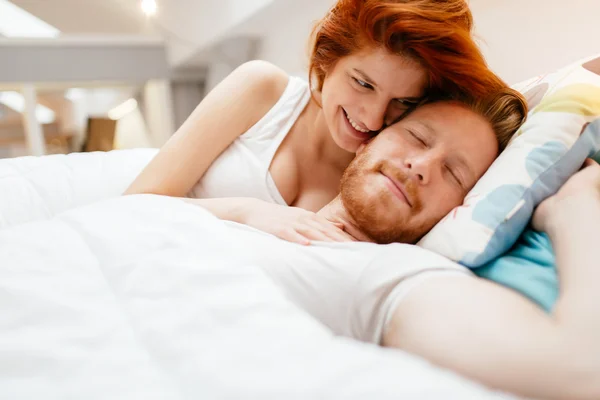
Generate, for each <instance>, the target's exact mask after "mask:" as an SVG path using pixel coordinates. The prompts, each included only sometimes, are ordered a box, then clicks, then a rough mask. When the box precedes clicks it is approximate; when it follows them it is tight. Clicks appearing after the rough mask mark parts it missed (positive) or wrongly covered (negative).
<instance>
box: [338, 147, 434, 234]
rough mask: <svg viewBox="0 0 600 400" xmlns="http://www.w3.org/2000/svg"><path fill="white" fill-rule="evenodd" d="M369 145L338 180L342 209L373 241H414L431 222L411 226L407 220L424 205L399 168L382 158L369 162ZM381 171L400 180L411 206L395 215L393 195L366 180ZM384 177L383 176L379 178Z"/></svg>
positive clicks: (411, 183) (395, 206) (395, 205)
mask: <svg viewBox="0 0 600 400" xmlns="http://www.w3.org/2000/svg"><path fill="white" fill-rule="evenodd" d="M370 158H371V157H370V151H369V147H367V148H366V149H364V151H363V152H362V153H360V154H358V155H357V156H356V158H355V159H354V161H352V163H350V165H349V166H348V168H347V169H346V171H345V172H344V175H343V177H342V180H341V187H340V197H341V200H342V204H343V205H344V208H345V209H346V211H347V212H348V214H350V217H352V219H353V220H354V223H355V224H356V225H357V227H358V228H359V229H360V230H361V231H362V232H363V233H364V234H366V235H367V236H369V237H370V238H371V239H372V240H373V241H375V242H377V243H382V244H387V243H393V242H400V243H416V242H417V241H418V240H419V238H421V236H423V235H424V234H425V233H427V231H428V230H429V229H431V228H432V227H433V225H434V224H424V223H420V224H419V225H417V226H410V225H409V220H410V219H411V217H412V216H415V215H417V214H418V213H419V212H420V211H421V210H422V208H423V205H422V203H421V201H420V199H419V197H418V195H417V194H418V193H417V189H416V187H415V182H414V181H413V180H411V179H408V176H407V175H406V174H405V173H404V172H403V171H401V170H398V169H396V168H395V167H393V166H392V165H390V164H389V163H388V162H386V161H385V160H380V161H377V162H375V161H371V160H370ZM381 171H384V172H385V174H386V175H387V176H393V177H394V178H396V179H397V180H398V181H399V182H401V183H402V184H403V185H404V187H405V188H406V191H407V192H408V196H409V198H410V199H411V201H412V202H413V207H412V208H409V206H408V205H407V206H406V208H405V212H404V213H403V214H401V215H398V214H397V213H398V211H396V212H395V213H394V211H393V210H397V209H398V205H397V204H392V203H393V202H396V201H397V199H396V198H395V197H394V194H393V193H391V192H390V191H389V190H388V189H386V188H385V187H383V186H381V185H377V186H375V185H374V186H375V187H373V188H371V187H370V186H369V185H368V182H369V181H370V180H371V179H374V178H377V177H376V174H378V173H379V172H381ZM380 178H382V179H383V177H380ZM425 225H431V226H425Z"/></svg>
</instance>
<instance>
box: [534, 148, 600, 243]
mask: <svg viewBox="0 0 600 400" xmlns="http://www.w3.org/2000/svg"><path fill="white" fill-rule="evenodd" d="M590 206H592V207H600V165H598V163H597V162H595V161H593V160H591V159H587V160H586V161H585V163H584V164H583V168H582V169H581V170H580V171H579V172H577V173H576V174H575V175H573V176H572V177H571V178H569V180H568V181H567V182H566V183H565V184H564V185H563V186H562V187H561V188H560V190H559V191H558V192H557V193H556V194H555V195H554V196H550V197H548V198H547V199H546V200H544V201H543V202H542V203H541V204H540V205H539V206H538V208H537V209H536V210H535V212H534V214H533V220H532V226H533V228H534V229H535V230H538V231H544V232H549V231H550V230H552V229H553V228H557V227H558V226H557V225H559V226H560V225H562V224H564V223H576V221H573V218H575V219H576V218H581V217H583V218H585V215H586V209H589V207H590Z"/></svg>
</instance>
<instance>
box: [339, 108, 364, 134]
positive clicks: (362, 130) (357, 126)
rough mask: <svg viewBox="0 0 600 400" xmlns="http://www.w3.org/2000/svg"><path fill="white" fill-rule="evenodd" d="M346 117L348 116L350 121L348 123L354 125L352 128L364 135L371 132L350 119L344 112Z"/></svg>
mask: <svg viewBox="0 0 600 400" xmlns="http://www.w3.org/2000/svg"><path fill="white" fill-rule="evenodd" d="M344 115H346V118H347V119H348V122H350V125H352V127H353V128H354V129H356V130H357V131H359V132H362V133H368V132H369V130H368V129H363V128H361V127H360V126H359V125H358V124H357V123H356V122H355V121H354V120H353V119H352V118H350V116H349V115H348V114H347V113H345V112H344Z"/></svg>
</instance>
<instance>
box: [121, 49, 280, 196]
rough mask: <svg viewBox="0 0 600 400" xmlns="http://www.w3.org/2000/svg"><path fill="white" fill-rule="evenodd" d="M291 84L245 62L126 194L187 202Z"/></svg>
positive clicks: (264, 66)
mask: <svg viewBox="0 0 600 400" xmlns="http://www.w3.org/2000/svg"><path fill="white" fill-rule="evenodd" d="M288 81H289V77H288V75H287V74H286V73H285V72H284V71H283V70H281V69H280V68H278V67H276V66H274V65H272V64H270V63H267V62H264V61H251V62H248V63H245V64H243V65H241V66H240V67H238V68H237V69H236V70H235V71H233V72H232V73H231V74H230V75H229V76H227V77H226V78H225V79H224V80H223V81H222V82H221V83H219V85H217V86H216V87H215V88H214V89H213V90H212V91H211V92H210V93H209V94H208V95H207V96H206V97H205V99H204V100H202V102H201V103H200V104H199V105H198V106H197V107H196V109H195V110H194V112H193V113H192V115H191V116H190V117H189V118H188V119H187V120H186V121H185V122H184V123H183V125H182V126H181V127H180V128H179V129H178V130H177V132H175V134H174V135H173V136H172V137H171V139H170V140H169V141H168V142H167V143H166V144H165V145H164V146H163V147H162V148H161V150H160V152H159V153H158V154H157V156H156V157H155V158H154V159H153V160H152V161H151V162H150V164H149V165H148V166H147V167H146V168H145V169H144V170H143V171H142V173H141V174H140V175H139V176H138V177H137V178H136V179H135V181H134V182H133V183H132V184H131V186H130V187H129V188H128V189H127V191H126V192H125V194H139V193H152V194H160V195H167V196H173V197H185V196H186V195H187V194H188V193H189V191H190V190H191V189H192V187H193V186H194V185H195V184H196V183H197V182H198V180H199V179H200V178H201V177H202V176H203V175H204V173H205V172H206V170H207V169H208V168H209V167H210V165H211V164H212V162H213V161H214V160H215V159H216V158H217V157H218V156H219V155H220V154H221V153H222V152H223V150H225V149H226V148H227V147H228V146H229V145H230V144H231V143H232V142H233V141H234V140H235V139H236V138H238V137H239V136H240V135H242V134H243V133H244V132H246V131H247V130H248V129H249V128H250V127H252V126H253V125H254V124H256V122H258V121H259V120H260V119H261V118H262V117H263V116H264V115H265V114H266V113H267V112H268V111H269V110H270V109H271V108H272V107H273V105H274V104H275V103H276V102H277V100H278V99H279V98H280V97H281V95H282V93H283V92H284V90H285V88H286V86H287V84H288Z"/></svg>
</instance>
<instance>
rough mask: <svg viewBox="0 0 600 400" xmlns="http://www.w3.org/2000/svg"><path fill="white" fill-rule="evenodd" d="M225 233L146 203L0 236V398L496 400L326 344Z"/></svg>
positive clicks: (169, 207) (165, 202) (377, 351)
mask: <svg viewBox="0 0 600 400" xmlns="http://www.w3.org/2000/svg"><path fill="white" fill-rule="evenodd" d="M230 234H231V233H230V231H228V230H225V225H224V224H223V223H222V222H221V221H219V220H217V219H215V218H214V217H213V216H212V215H210V214H209V213H207V212H206V211H204V210H202V209H200V208H198V207H194V206H191V205H189V204H186V203H184V202H183V201H180V200H177V199H170V198H164V197H158V196H148V195H145V196H127V197H121V198H116V199H109V200H105V201H101V202H98V203H95V204H92V205H89V206H85V207H80V208H77V209H73V210H70V211H67V212H64V213H62V214H60V215H58V216H56V217H52V218H49V219H45V220H41V221H36V222H30V223H24V224H20V225H18V226H15V227H11V228H6V229H3V230H1V231H0V260H2V264H1V266H0V393H2V398H7V399H9V398H10V399H32V398H44V399H67V398H77V399H83V398H85V399H138V398H139V399H241V398H244V399H366V398H369V399H371V398H372V399H388V398H389V399H392V398H395V399H400V398H401V399H461V400H462V399H497V398H505V397H504V396H502V395H500V394H497V393H492V392H490V391H487V390H485V389H483V388H481V387H479V386H477V385H475V384H473V383H471V382H468V381H467V380H465V379H462V378H460V377H458V376H456V375H454V374H452V373H448V372H444V371H441V370H439V369H437V368H434V367H432V366H431V365H429V364H428V363H426V362H424V361H422V360H420V359H417V358H415V357H412V356H409V355H407V354H405V353H403V352H400V351H394V350H389V349H383V348H380V347H377V346H373V345H367V344H363V343H359V342H355V341H352V340H348V339H343V338H339V337H334V336H333V335H332V334H331V333H330V332H329V331H328V330H327V329H326V328H325V327H324V326H322V325H320V324H319V323H318V322H316V320H314V319H313V318H311V317H310V316H309V315H307V314H306V313H304V312H303V311H301V310H300V309H298V308H296V307H294V306H293V305H292V304H291V303H290V302H289V301H288V300H287V299H286V298H285V297H284V296H283V294H282V292H281V291H280V290H279V289H278V288H277V286H276V285H275V284H274V283H273V282H272V281H271V280H270V279H269V278H268V277H267V276H266V275H265V274H264V273H263V272H262V271H261V269H260V268H257V267H256V266H252V265H242V264H240V263H238V262H236V259H237V258H236V254H239V252H240V251H243V247H233V248H231V247H230V245H228V243H236V242H235V238H232V237H230V236H228V235H230ZM246 245H248V246H251V245H252V243H244V244H243V245H242V246H246Z"/></svg>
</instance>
